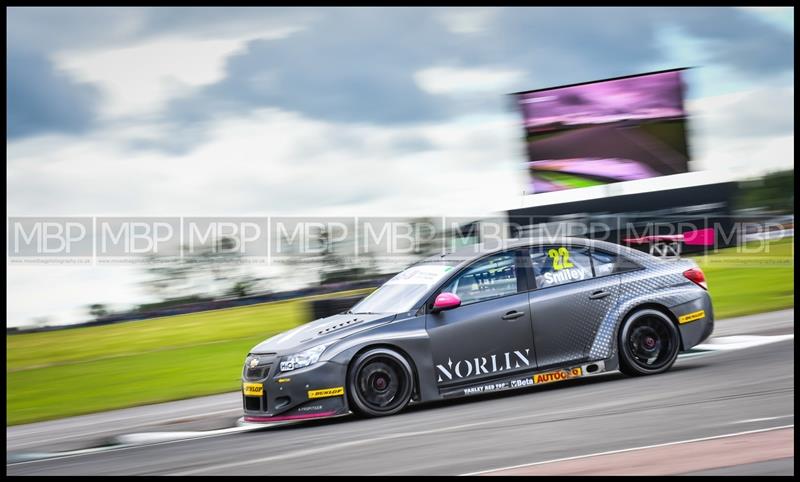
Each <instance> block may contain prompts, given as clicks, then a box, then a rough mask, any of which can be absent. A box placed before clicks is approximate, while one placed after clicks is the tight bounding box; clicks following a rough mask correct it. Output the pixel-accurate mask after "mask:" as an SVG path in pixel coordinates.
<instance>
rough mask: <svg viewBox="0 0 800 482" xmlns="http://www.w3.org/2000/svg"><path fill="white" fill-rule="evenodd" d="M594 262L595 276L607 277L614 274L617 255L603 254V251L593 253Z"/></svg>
mask: <svg viewBox="0 0 800 482" xmlns="http://www.w3.org/2000/svg"><path fill="white" fill-rule="evenodd" d="M592 262H593V263H594V274H595V276H605V275H608V274H612V273H614V268H615V267H616V265H617V255H616V254H609V253H603V252H602V251H592Z"/></svg>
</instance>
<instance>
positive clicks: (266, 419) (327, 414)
mask: <svg viewBox="0 0 800 482" xmlns="http://www.w3.org/2000/svg"><path fill="white" fill-rule="evenodd" d="M331 415H336V411H330V412H321V413H309V414H308V415H287V416H285V417H247V416H246V417H244V421H245V422H283V421H286V420H304V419H308V418H320V417H330V416H331Z"/></svg>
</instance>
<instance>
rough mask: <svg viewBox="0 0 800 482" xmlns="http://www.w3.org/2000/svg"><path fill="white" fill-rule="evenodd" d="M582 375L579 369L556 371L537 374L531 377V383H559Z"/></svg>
mask: <svg viewBox="0 0 800 482" xmlns="http://www.w3.org/2000/svg"><path fill="white" fill-rule="evenodd" d="M581 375H583V370H581V367H575V368H571V369H569V370H557V371H554V372H545V373H537V374H536V375H534V376H533V383H550V382H560V381H562V380H567V379H569V378H576V377H579V376H581Z"/></svg>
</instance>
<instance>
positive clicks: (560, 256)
mask: <svg viewBox="0 0 800 482" xmlns="http://www.w3.org/2000/svg"><path fill="white" fill-rule="evenodd" d="M547 256H550V257H551V258H553V269H554V270H556V271H559V270H562V269H564V268H572V267H574V266H575V265H574V264H572V263H571V262H570V260H569V250H568V249H567V248H564V247H563V246H562V247H561V248H558V249H555V248H553V249H551V250H550V251H548V252H547Z"/></svg>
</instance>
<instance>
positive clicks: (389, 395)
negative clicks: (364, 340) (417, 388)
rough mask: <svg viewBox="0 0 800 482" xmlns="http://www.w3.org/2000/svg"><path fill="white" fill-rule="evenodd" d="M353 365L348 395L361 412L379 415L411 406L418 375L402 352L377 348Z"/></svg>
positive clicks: (371, 415)
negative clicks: (414, 372)
mask: <svg viewBox="0 0 800 482" xmlns="http://www.w3.org/2000/svg"><path fill="white" fill-rule="evenodd" d="M351 367H352V368H351V369H350V375H349V379H348V395H349V398H350V400H351V402H352V404H353V406H354V407H353V408H355V409H356V410H357V411H358V412H360V413H362V414H364V415H367V416H370V417H378V416H382V415H392V414H395V413H397V412H399V411H400V410H402V409H403V408H405V406H406V405H408V402H409V400H411V392H412V391H413V388H414V382H413V380H414V378H413V375H412V373H411V367H410V366H409V364H408V361H406V359H405V358H404V357H403V356H402V355H400V354H398V353H396V352H394V351H392V350H389V349H384V348H376V349H373V350H369V351H367V352H365V353H363V354H361V355H359V356H358V358H356V360H355V361H354V362H353V364H352V365H351Z"/></svg>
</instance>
